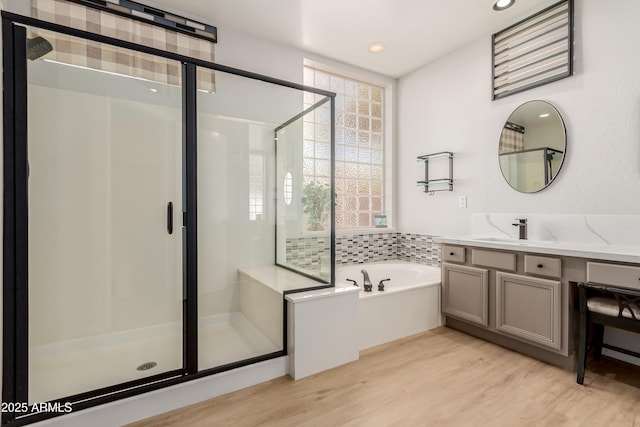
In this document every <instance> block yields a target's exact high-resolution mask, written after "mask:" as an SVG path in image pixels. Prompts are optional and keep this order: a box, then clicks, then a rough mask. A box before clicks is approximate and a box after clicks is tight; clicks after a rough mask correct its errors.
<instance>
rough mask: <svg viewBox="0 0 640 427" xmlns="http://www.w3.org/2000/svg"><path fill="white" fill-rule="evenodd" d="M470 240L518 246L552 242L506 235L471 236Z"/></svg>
mask: <svg viewBox="0 0 640 427" xmlns="http://www.w3.org/2000/svg"><path fill="white" fill-rule="evenodd" d="M471 240H473V241H477V242H495V243H509V244H511V245H520V246H536V245H541V244H542V245H544V244H549V243H553V241H552V240H520V239H515V238H508V237H472V238H471Z"/></svg>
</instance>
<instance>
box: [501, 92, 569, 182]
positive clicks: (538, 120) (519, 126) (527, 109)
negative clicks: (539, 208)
mask: <svg viewBox="0 0 640 427" xmlns="http://www.w3.org/2000/svg"><path fill="white" fill-rule="evenodd" d="M566 150H567V133H566V130H565V127H564V122H563V121H562V117H561V116H560V113H559V112H558V110H556V109H555V107H554V106H553V105H551V104H549V103H548V102H545V101H529V102H526V103H524V104H522V105H521V106H519V107H518V108H516V109H515V111H514V112H513V113H511V115H510V116H509V118H508V119H507V122H506V123H505V124H504V128H503V129H502V133H501V134H500V146H499V149H498V154H499V156H498V157H499V158H500V170H501V171H502V175H503V176H504V179H506V180H507V182H508V183H509V185H510V186H511V187H513V188H514V189H516V190H518V191H520V192H522V193H535V192H537V191H540V190H542V189H544V188H546V187H547V186H548V185H549V184H551V182H553V180H554V179H555V177H556V176H557V175H558V172H559V171H560V168H561V167H562V162H563V161H564V154H565V152H566Z"/></svg>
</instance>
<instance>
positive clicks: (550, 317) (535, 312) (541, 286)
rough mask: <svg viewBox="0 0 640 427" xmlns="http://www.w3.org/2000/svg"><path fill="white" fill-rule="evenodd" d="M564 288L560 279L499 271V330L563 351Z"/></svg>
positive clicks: (497, 277) (497, 283) (497, 326)
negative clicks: (562, 304)
mask: <svg viewBox="0 0 640 427" xmlns="http://www.w3.org/2000/svg"><path fill="white" fill-rule="evenodd" d="M561 286H562V285H561V282H560V281H556V280H546V279H538V278H535V277H527V276H520V275H517V274H509V273H502V272H497V273H496V328H497V330H498V331H500V332H503V333H505V334H508V335H512V336H515V337H517V338H520V339H523V340H526V341H530V342H532V343H534V344H537V345H541V346H544V347H548V348H552V349H554V350H560V346H561V325H560V323H561V320H560V319H561V309H562V307H561V305H560V298H561V297H560V295H561V292H560V291H561Z"/></svg>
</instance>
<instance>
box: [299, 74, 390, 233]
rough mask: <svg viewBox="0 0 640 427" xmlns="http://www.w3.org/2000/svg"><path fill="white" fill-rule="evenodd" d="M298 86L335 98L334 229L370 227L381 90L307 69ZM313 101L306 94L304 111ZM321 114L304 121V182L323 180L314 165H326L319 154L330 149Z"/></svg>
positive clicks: (378, 203) (377, 196) (380, 173)
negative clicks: (330, 93) (302, 81)
mask: <svg viewBox="0 0 640 427" xmlns="http://www.w3.org/2000/svg"><path fill="white" fill-rule="evenodd" d="M304 84H305V85H308V86H313V87H316V88H319V89H326V90H329V91H332V92H335V93H336V109H335V142H336V145H335V184H336V186H335V190H336V228H343V229H344V228H367V227H375V215H376V214H382V213H384V147H385V144H384V120H383V118H384V88H383V87H381V86H376V85H374V84H370V83H366V82H363V81H359V80H354V79H351V78H347V77H344V76H340V75H337V74H333V73H329V72H326V71H323V70H318V69H315V68H311V67H305V69H304ZM315 101H316V99H315V98H314V96H313V94H309V96H308V97H307V98H305V108H306V107H309V106H311V105H313V104H314V102H315ZM324 114H325V113H324V110H323V109H318V110H316V112H315V115H314V114H310V115H309V117H308V118H306V120H308V124H307V123H305V137H304V138H305V141H304V144H305V145H304V159H303V162H304V165H305V167H304V180H305V182H307V181H312V180H316V181H317V180H318V179H319V178H322V179H323V178H324V177H325V176H326V175H323V173H324V170H325V168H323V167H320V168H318V162H319V161H320V162H321V161H322V160H323V159H324V158H326V159H329V156H328V152H327V154H326V156H325V154H324V152H325V151H328V150H329V148H330V147H329V142H330V139H329V136H328V135H327V136H326V137H325V136H323V131H322V125H321V123H322V122H324V121H325V120H326V118H325V117H323V115H324ZM326 114H329V109H328V107H327V108H326ZM307 126H308V127H309V130H308V132H307ZM312 128H313V130H314V133H313V134H312V133H311V131H312ZM311 135H314V137H313V138H311ZM307 136H309V137H310V138H309V139H307ZM312 164H313V165H314V166H315V168H311V167H310V166H311V165H312ZM326 169H327V170H328V165H327V167H326Z"/></svg>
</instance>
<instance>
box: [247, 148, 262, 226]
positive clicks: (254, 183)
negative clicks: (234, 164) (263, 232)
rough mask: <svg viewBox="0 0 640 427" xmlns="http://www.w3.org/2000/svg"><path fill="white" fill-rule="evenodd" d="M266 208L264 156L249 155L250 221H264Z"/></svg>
mask: <svg viewBox="0 0 640 427" xmlns="http://www.w3.org/2000/svg"><path fill="white" fill-rule="evenodd" d="M263 206H264V156H263V155H261V154H249V221H261V220H262V214H263V211H262V208H263Z"/></svg>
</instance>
